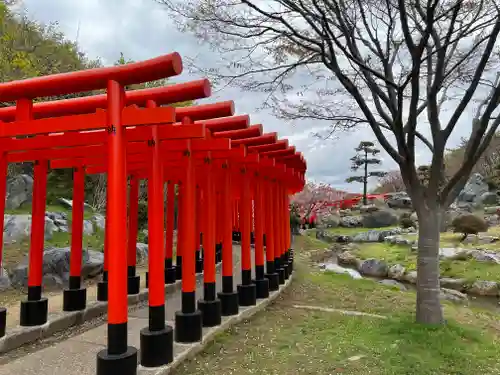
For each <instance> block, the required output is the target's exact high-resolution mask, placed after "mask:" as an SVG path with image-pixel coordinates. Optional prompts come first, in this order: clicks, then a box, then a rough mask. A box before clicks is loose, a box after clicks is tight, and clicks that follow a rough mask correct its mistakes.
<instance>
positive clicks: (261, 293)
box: [252, 279, 269, 299]
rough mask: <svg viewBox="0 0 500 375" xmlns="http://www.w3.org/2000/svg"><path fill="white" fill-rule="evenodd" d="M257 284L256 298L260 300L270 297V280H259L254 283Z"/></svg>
mask: <svg viewBox="0 0 500 375" xmlns="http://www.w3.org/2000/svg"><path fill="white" fill-rule="evenodd" d="M252 282H253V283H254V284H255V296H256V297H257V298H259V299H262V298H267V297H269V280H268V279H259V280H253V281H252Z"/></svg>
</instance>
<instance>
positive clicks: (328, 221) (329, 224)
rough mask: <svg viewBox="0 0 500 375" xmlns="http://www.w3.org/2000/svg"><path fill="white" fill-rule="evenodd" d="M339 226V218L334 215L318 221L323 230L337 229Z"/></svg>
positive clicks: (325, 216)
mask: <svg viewBox="0 0 500 375" xmlns="http://www.w3.org/2000/svg"><path fill="white" fill-rule="evenodd" d="M339 224H340V216H339V215H336V214H328V215H324V216H322V217H321V219H320V225H321V226H322V227H323V228H337V227H338V226H339Z"/></svg>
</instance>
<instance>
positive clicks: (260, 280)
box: [253, 173, 269, 298]
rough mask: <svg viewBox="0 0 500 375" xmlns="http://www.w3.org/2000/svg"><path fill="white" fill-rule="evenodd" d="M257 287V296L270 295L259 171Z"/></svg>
mask: <svg viewBox="0 0 500 375" xmlns="http://www.w3.org/2000/svg"><path fill="white" fill-rule="evenodd" d="M253 196H254V226H255V231H254V238H255V287H256V295H257V298H267V297H269V280H268V279H266V278H265V277H264V273H265V270H264V222H263V221H264V204H263V197H262V184H261V177H260V175H259V173H255V176H254V194H253Z"/></svg>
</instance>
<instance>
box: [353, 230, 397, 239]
mask: <svg viewBox="0 0 500 375" xmlns="http://www.w3.org/2000/svg"><path fill="white" fill-rule="evenodd" d="M399 233H400V229H399V228H395V229H388V230H369V231H365V232H360V233H358V234H356V235H355V236H354V237H353V239H352V240H353V242H384V240H385V238H386V237H389V236H395V235H397V234H399Z"/></svg>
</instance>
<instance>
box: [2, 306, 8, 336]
mask: <svg viewBox="0 0 500 375" xmlns="http://www.w3.org/2000/svg"><path fill="white" fill-rule="evenodd" d="M6 326H7V309H6V308H5V307H0V337H4V336H5V327H6Z"/></svg>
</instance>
